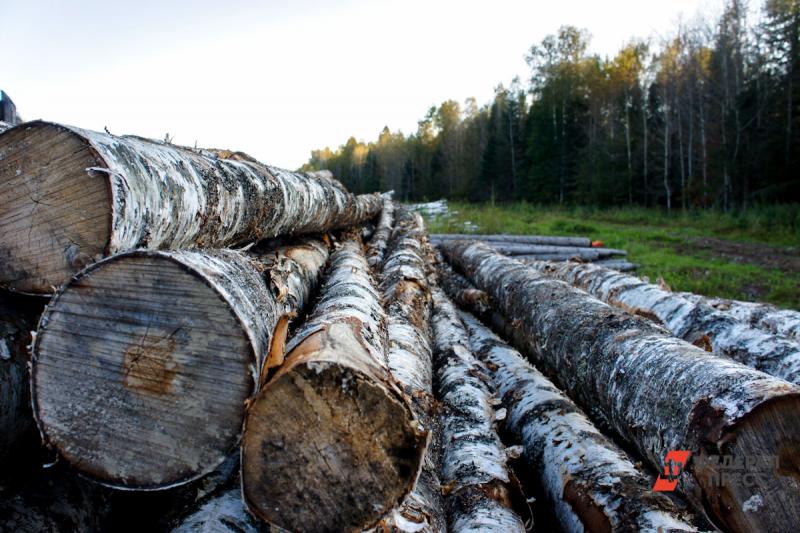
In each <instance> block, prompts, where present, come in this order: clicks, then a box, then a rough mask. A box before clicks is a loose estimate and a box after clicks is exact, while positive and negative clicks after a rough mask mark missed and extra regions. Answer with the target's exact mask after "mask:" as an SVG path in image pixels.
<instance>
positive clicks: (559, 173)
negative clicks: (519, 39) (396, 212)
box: [303, 0, 800, 211]
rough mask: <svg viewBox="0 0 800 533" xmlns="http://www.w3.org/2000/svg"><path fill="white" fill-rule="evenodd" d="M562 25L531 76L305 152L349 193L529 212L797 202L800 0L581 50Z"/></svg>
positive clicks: (577, 33)
mask: <svg viewBox="0 0 800 533" xmlns="http://www.w3.org/2000/svg"><path fill="white" fill-rule="evenodd" d="M590 42H591V36H590V34H589V33H588V31H586V30H584V29H580V28H576V27H573V26H563V27H561V28H560V29H558V31H557V32H556V33H555V34H552V35H548V36H547V37H545V38H544V39H543V40H542V41H541V42H539V43H537V44H534V45H533V46H532V47H531V48H530V50H529V51H528V52H527V54H526V61H527V64H528V65H529V67H530V76H529V78H528V79H527V80H520V79H518V78H515V79H514V80H512V81H511V83H509V84H505V85H503V84H500V85H498V86H497V87H496V88H495V93H494V98H493V100H492V101H491V102H489V103H486V104H479V103H478V102H477V101H476V100H475V99H474V98H469V99H467V100H466V101H465V102H464V103H463V104H462V103H459V102H457V101H454V100H448V101H445V102H442V103H441V104H440V105H438V106H433V107H431V108H430V109H429V110H428V111H427V113H425V115H424V117H423V118H422V119H421V120H420V121H419V122H418V127H417V130H416V131H415V132H413V133H410V134H404V133H403V132H400V131H392V130H390V128H389V127H388V126H387V127H385V128H384V129H383V130H382V131H381V132H380V134H379V135H378V138H377V140H375V141H372V142H363V141H361V140H357V139H355V138H354V137H350V138H349V139H348V140H347V142H345V143H344V144H343V145H341V146H339V147H338V148H337V149H335V150H332V149H330V148H324V149H320V150H314V151H313V152H312V154H311V158H310V159H309V161H308V162H307V163H306V164H305V165H304V167H303V169H305V170H317V169H329V170H331V171H332V172H333V173H334V174H335V175H336V176H337V177H338V178H339V179H341V180H342V181H343V182H344V183H345V185H346V186H347V187H348V188H350V189H351V190H353V191H355V192H371V191H377V190H390V189H392V190H394V191H395V193H396V195H397V197H398V198H399V199H401V200H420V199H436V198H440V197H445V198H450V199H457V200H466V201H475V202H487V201H488V202H495V201H497V202H510V201H527V202H532V203H536V204H539V205H586V206H625V205H636V206H647V207H649V206H662V207H664V208H666V209H681V208H683V209H688V208H717V209H720V210H725V211H729V210H733V209H741V208H748V207H751V206H756V205H764V204H774V203H788V202H798V201H800V178H799V177H798V174H797V173H796V172H795V171H794V168H795V166H796V165H797V163H798V161H799V160H800V142H798V141H800V109H798V105H799V104H800V0H766V2H765V3H764V4H763V5H761V6H758V9H749V8H748V6H747V5H746V4H745V2H743V1H741V0H730V1H728V2H727V3H726V4H725V5H724V6H723V9H722V10H721V14H720V16H719V17H718V18H717V19H715V20H708V19H706V20H703V19H702V18H697V19H694V20H693V21H692V22H691V23H689V24H686V23H681V24H680V25H678V26H677V27H676V28H674V29H673V31H672V32H671V34H670V35H668V36H665V37H660V38H658V39H656V38H651V39H648V40H631V41H629V42H628V44H627V45H625V46H624V47H622V49H620V50H619V51H618V52H617V53H616V55H614V56H613V57H600V56H599V55H597V54H592V53H589V47H590Z"/></svg>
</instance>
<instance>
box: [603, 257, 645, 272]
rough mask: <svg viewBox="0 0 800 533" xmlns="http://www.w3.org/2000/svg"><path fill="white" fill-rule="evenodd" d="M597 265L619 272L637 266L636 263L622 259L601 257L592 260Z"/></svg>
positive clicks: (634, 268) (633, 268)
mask: <svg viewBox="0 0 800 533" xmlns="http://www.w3.org/2000/svg"><path fill="white" fill-rule="evenodd" d="M593 263H594V264H595V265H597V266H601V267H603V268H610V269H612V270H619V271H620V272H632V271H635V270H636V269H638V268H639V265H637V264H636V263H631V262H629V261H625V260H624V259H601V260H599V261H594V262H593Z"/></svg>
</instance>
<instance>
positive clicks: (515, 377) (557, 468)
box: [461, 314, 697, 533]
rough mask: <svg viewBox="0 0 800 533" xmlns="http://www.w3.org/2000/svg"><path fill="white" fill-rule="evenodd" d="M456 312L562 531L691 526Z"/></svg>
mask: <svg viewBox="0 0 800 533" xmlns="http://www.w3.org/2000/svg"><path fill="white" fill-rule="evenodd" d="M461 316H462V319H463V321H464V324H465V325H466V327H467V329H468V330H469V335H470V342H471V348H472V350H473V351H474V353H475V355H477V356H478V357H479V358H480V359H481V360H482V361H483V362H484V363H486V366H487V367H488V369H489V373H490V375H491V377H492V378H493V381H494V383H495V384H496V386H497V391H498V393H499V395H500V397H501V398H502V399H503V404H504V406H505V407H506V408H507V409H508V415H507V417H506V420H505V427H506V429H507V430H508V431H509V432H510V433H511V434H512V435H513V436H514V438H515V440H516V441H517V442H520V443H521V444H522V446H523V450H524V453H523V458H524V459H525V461H526V462H527V463H528V465H529V466H530V467H531V471H532V472H534V473H535V474H536V475H537V476H538V479H539V482H540V484H541V486H542V488H543V490H544V493H545V495H546V496H547V499H548V500H549V502H550V504H551V505H552V506H553V510H554V512H555V514H556V516H557V518H558V521H559V523H560V525H561V528H562V530H564V531H574V532H576V533H577V532H581V531H623V530H624V531H696V530H697V529H696V528H695V527H694V526H692V525H691V524H690V523H688V521H686V520H685V518H684V517H683V516H681V511H680V510H679V509H678V508H677V507H676V506H675V504H674V503H673V502H672V501H671V500H670V499H669V498H667V497H666V496H663V495H661V494H659V493H657V492H653V491H652V490H651V489H652V481H651V479H650V478H649V476H647V475H645V474H644V473H642V472H641V471H640V470H639V469H637V468H636V466H634V464H633V462H632V461H631V460H630V458H629V457H628V456H627V455H626V454H625V452H623V451H622V450H621V449H619V447H618V446H617V445H615V444H614V443H613V442H612V441H611V439H609V438H607V437H605V436H604V435H603V434H602V433H600V431H598V429H597V428H596V427H595V426H594V424H592V423H591V421H589V419H588V418H587V417H586V415H584V414H583V412H582V411H581V410H580V409H579V408H578V406H576V405H575V404H574V403H573V402H572V401H571V400H570V399H569V398H567V397H566V396H565V395H564V394H563V393H562V392H561V391H559V390H558V389H557V388H556V387H555V385H553V383H552V382H551V381H550V380H548V379H547V378H546V377H544V376H543V375H542V374H541V373H540V372H539V371H537V370H536V369H535V368H533V367H532V366H531V365H530V364H529V363H528V362H527V361H525V360H523V359H522V357H521V355H520V354H519V352H517V351H516V350H514V349H513V348H511V347H510V346H509V345H508V344H506V343H505V342H503V341H502V340H500V338H499V337H497V336H496V335H494V334H493V333H492V332H491V331H490V330H489V329H488V328H486V327H485V326H484V325H483V324H481V323H480V322H478V321H477V320H476V319H475V318H474V317H473V316H471V315H466V314H462V315H461Z"/></svg>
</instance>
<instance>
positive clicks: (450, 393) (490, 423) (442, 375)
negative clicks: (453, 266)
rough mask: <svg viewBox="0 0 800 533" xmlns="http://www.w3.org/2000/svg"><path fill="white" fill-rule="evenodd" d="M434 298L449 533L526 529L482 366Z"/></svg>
mask: <svg viewBox="0 0 800 533" xmlns="http://www.w3.org/2000/svg"><path fill="white" fill-rule="evenodd" d="M433 302H434V313H433V333H434V339H435V342H434V359H435V366H436V378H437V379H436V395H437V398H438V399H439V400H440V401H441V402H442V422H441V425H442V475H441V482H442V485H443V486H444V487H446V494H445V507H446V509H447V524H448V531H498V532H513V531H518V532H520V533H524V531H525V524H524V523H523V520H522V518H520V516H519V515H518V514H517V513H516V512H514V511H513V508H512V495H513V492H514V491H515V490H518V487H515V486H514V482H515V481H516V480H515V479H514V478H513V476H512V474H511V473H510V471H509V468H508V465H507V459H508V458H507V452H506V449H505V446H503V443H502V442H501V441H500V437H499V436H498V435H497V431H496V428H495V418H496V417H497V415H496V413H495V411H494V407H493V405H494V404H495V403H496V402H495V401H494V396H493V392H492V387H491V385H490V381H489V378H488V377H487V375H486V369H485V368H484V367H483V365H482V364H481V363H480V362H479V361H478V360H477V359H475V356H474V355H473V354H472V351H471V348H470V344H469V336H468V334H467V331H466V329H465V328H464V324H462V323H461V319H460V318H459V316H458V312H457V311H456V309H455V307H454V306H453V304H452V302H450V300H449V299H448V298H447V296H446V295H445V294H444V293H443V292H442V290H441V289H439V288H436V289H434V291H433Z"/></svg>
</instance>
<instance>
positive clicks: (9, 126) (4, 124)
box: [0, 120, 14, 133]
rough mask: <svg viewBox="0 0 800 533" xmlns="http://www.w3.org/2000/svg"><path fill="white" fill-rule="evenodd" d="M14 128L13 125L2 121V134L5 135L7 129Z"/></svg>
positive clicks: (0, 129)
mask: <svg viewBox="0 0 800 533" xmlns="http://www.w3.org/2000/svg"><path fill="white" fill-rule="evenodd" d="M13 126H14V125H13V124H9V123H8V122H4V121H2V120H0V133H3V132H4V131H6V130H7V129H10V128H12V127H13Z"/></svg>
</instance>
